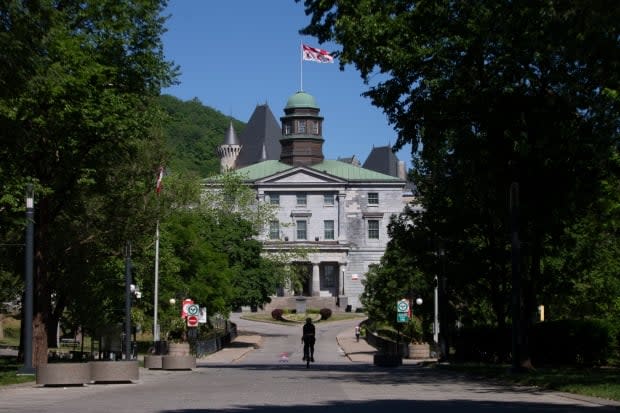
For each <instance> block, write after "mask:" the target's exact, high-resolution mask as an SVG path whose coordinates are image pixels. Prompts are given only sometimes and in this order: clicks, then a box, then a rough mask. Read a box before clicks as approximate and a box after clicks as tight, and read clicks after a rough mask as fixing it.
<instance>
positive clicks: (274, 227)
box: [269, 221, 280, 239]
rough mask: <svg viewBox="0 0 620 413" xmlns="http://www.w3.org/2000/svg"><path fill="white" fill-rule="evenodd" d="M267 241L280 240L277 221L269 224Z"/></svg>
mask: <svg viewBox="0 0 620 413" xmlns="http://www.w3.org/2000/svg"><path fill="white" fill-rule="evenodd" d="M269 239H280V223H279V222H278V221H270V222H269Z"/></svg>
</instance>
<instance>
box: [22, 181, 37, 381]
mask: <svg viewBox="0 0 620 413" xmlns="http://www.w3.org/2000/svg"><path fill="white" fill-rule="evenodd" d="M25 247H26V251H25V254H24V256H25V259H24V264H25V267H26V268H25V274H24V275H25V276H24V278H25V279H24V284H25V287H26V288H25V293H24V330H25V331H24V367H22V368H21V369H19V371H18V374H24V375H26V374H35V369H34V367H33V366H32V313H33V295H34V280H33V274H32V273H33V266H34V189H33V187H32V184H28V185H27V186H26V245H25Z"/></svg>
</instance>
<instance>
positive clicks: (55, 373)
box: [36, 363, 90, 386]
mask: <svg viewBox="0 0 620 413" xmlns="http://www.w3.org/2000/svg"><path fill="white" fill-rule="evenodd" d="M36 382H37V384H42V385H45V386H75V385H80V386H81V385H83V384H86V383H89V382H90V366H89V363H49V364H45V365H42V366H39V367H37V377H36Z"/></svg>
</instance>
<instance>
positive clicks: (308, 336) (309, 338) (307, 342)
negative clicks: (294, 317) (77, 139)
mask: <svg viewBox="0 0 620 413" xmlns="http://www.w3.org/2000/svg"><path fill="white" fill-rule="evenodd" d="M315 341H316V330H315V329H314V324H312V319H311V318H310V317H308V318H306V324H304V327H303V336H302V337H301V342H302V343H304V358H303V359H302V360H304V361H306V359H307V358H308V357H309V358H310V361H312V362H314V343H315Z"/></svg>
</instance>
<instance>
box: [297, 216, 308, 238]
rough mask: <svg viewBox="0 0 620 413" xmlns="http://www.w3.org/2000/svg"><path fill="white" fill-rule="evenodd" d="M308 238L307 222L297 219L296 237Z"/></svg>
mask: <svg viewBox="0 0 620 413" xmlns="http://www.w3.org/2000/svg"><path fill="white" fill-rule="evenodd" d="M307 238H308V232H307V223H306V221H303V220H299V221H297V239H300V240H301V239H307Z"/></svg>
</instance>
